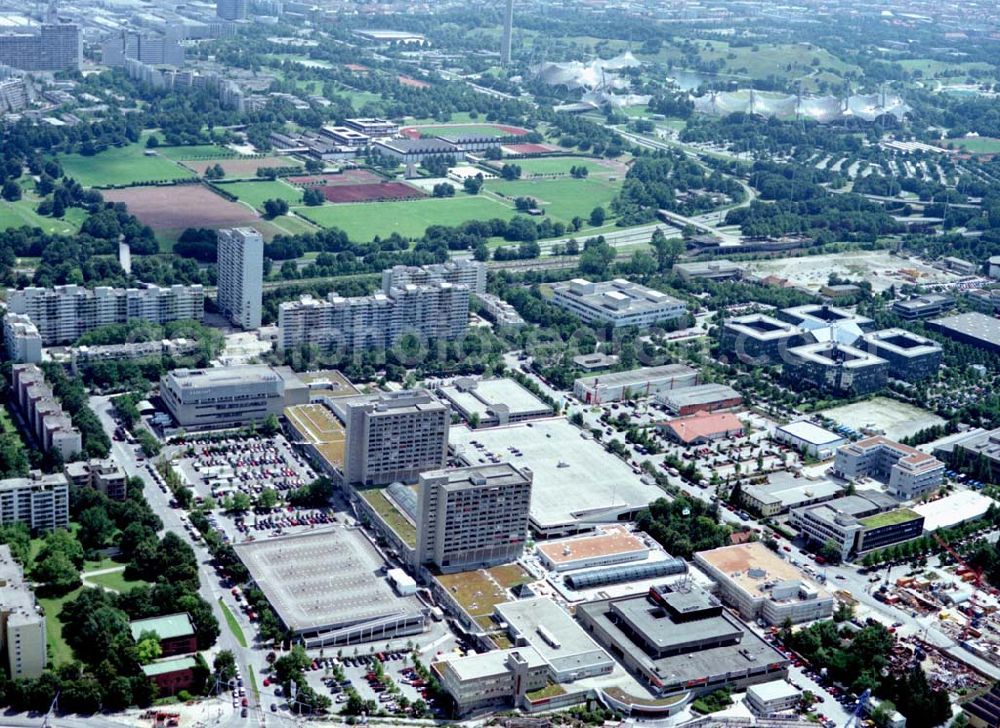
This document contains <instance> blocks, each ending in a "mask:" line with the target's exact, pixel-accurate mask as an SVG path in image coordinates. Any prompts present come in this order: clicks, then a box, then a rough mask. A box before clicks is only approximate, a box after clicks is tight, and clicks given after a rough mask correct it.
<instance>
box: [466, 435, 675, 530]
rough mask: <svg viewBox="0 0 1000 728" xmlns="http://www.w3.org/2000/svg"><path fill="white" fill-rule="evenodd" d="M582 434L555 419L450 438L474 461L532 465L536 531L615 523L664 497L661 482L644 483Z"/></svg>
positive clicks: (471, 463) (533, 523)
mask: <svg viewBox="0 0 1000 728" xmlns="http://www.w3.org/2000/svg"><path fill="white" fill-rule="evenodd" d="M581 432H582V431H581V430H580V429H579V428H577V427H574V426H573V425H571V424H569V422H567V421H566V420H565V419H563V418H553V419H546V420H538V421H536V422H525V423H520V424H515V425H508V426H506V427H492V428H488V429H481V430H470V429H469V428H467V427H452V428H451V430H450V436H449V439H450V442H451V444H452V446H453V447H454V448H455V453H456V454H457V455H458V456H459V457H460V458H461V459H462V460H464V461H465V462H466V463H467V464H469V465H485V464H488V463H491V462H494V460H495V462H503V461H509V462H511V463H512V464H513V465H515V466H516V467H518V468H521V467H528V468H531V470H532V472H533V473H534V482H533V484H532V490H531V524H532V527H533V528H535V529H536V530H540V531H543V530H545V529H551V528H556V527H559V526H562V525H574V524H578V523H581V522H592V523H604V522H608V521H615V520H617V518H616V517H615V515H616V514H617V513H623V512H628V511H630V510H635V509H640V508H642V507H644V506H646V505H648V504H649V503H650V502H652V501H654V500H656V499H657V498H659V497H661V496H663V491H662V490H660V489H659V488H658V487H657V486H655V485H647V484H646V483H643V482H642V480H640V478H639V476H638V475H636V474H635V473H633V472H632V469H631V468H630V467H629V466H628V465H626V464H625V463H624V462H622V461H621V460H619V459H618V458H616V457H614V456H613V455H611V454H609V453H608V452H606V451H605V450H604V448H603V447H601V446H600V445H599V444H598V443H596V442H594V440H592V439H590V438H589V436H588V437H587V438H584V437H581ZM474 442H475V443H479V445H480V447H476V446H475V445H474V444H473V443H474ZM511 448H515V449H517V450H518V451H519V452H520V453H521V456H520V457H518V456H516V455H515V454H514V453H513V452H511ZM491 456H492V458H494V459H491Z"/></svg>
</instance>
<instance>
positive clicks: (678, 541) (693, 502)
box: [636, 497, 731, 559]
mask: <svg viewBox="0 0 1000 728" xmlns="http://www.w3.org/2000/svg"><path fill="white" fill-rule="evenodd" d="M636 523H637V524H638V525H639V528H640V529H642V530H643V531H645V532H646V533H648V534H649V535H650V536H652V537H653V538H654V539H656V541H657V542H658V543H659V544H660V545H662V546H663V548H664V549H666V551H667V552H668V553H670V554H672V555H674V556H679V557H681V558H685V559H688V558H691V554H693V553H694V552H696V551H705V550H707V549H714V548H718V547H719V546H725V545H726V544H728V543H729V534H730V533H731V531H730V529H729V527H728V526H725V525H722V524H720V523H719V509H718V506H717V505H715V504H714V503H713V504H708V503H705V502H704V501H702V500H699V499H697V498H684V497H678V498H675V499H674V500H669V501H668V500H666V499H665V498H659V499H657V500H655V501H653V502H652V503H650V504H649V508H647V509H646V510H644V511H643V512H642V513H640V514H639V517H638V519H636Z"/></svg>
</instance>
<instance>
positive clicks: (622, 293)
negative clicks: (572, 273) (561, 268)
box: [552, 278, 687, 328]
mask: <svg viewBox="0 0 1000 728" xmlns="http://www.w3.org/2000/svg"><path fill="white" fill-rule="evenodd" d="M552 294H553V295H552V303H554V304H556V305H557V306H559V307H561V308H565V309H567V310H569V311H572V312H573V313H575V314H576V315H577V316H579V317H580V318H581V319H583V320H584V321H586V322H588V323H595V324H611V325H612V326H614V327H615V328H618V327H621V326H640V327H645V326H652V325H654V324H657V323H661V322H664V321H671V320H674V319H678V318H680V317H681V316H684V315H685V314H686V313H687V307H686V306H685V305H684V303H683V302H682V301H678V300H677V299H676V298H673V297H672V296H668V295H667V294H666V293H661V292H660V291H656V290H653V289H652V288H646V287H645V286H640V285H639V284H638V283H632V282H631V281H627V280H625V279H624V278H616V279H614V280H612V281H604V282H601V283H591V282H590V281H588V280H584V279H583V278H574V279H573V280H571V281H568V282H567V283H555V284H553V285H552Z"/></svg>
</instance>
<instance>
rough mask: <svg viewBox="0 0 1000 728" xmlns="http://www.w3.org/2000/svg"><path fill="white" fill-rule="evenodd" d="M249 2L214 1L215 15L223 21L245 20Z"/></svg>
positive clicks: (241, 0) (237, 0) (240, 0)
mask: <svg viewBox="0 0 1000 728" xmlns="http://www.w3.org/2000/svg"><path fill="white" fill-rule="evenodd" d="M248 4H249V0H215V14H216V15H218V16H219V17H220V18H222V19H223V20H246V19H247V5H248Z"/></svg>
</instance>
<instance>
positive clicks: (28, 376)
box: [11, 364, 83, 460]
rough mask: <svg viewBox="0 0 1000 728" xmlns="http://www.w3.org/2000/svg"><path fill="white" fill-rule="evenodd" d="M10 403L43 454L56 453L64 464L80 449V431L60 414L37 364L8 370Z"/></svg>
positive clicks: (58, 404) (15, 366) (16, 365)
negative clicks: (53, 451) (15, 405)
mask: <svg viewBox="0 0 1000 728" xmlns="http://www.w3.org/2000/svg"><path fill="white" fill-rule="evenodd" d="M11 399H13V400H14V401H15V402H17V406H18V408H19V409H20V410H21V415H22V416H23V418H24V421H25V422H26V423H27V424H28V427H29V429H30V430H31V432H32V434H33V435H34V437H35V439H36V440H37V441H38V443H39V444H40V445H41V448H42V450H43V451H44V452H48V451H49V450H55V451H56V452H58V453H59V455H60V456H61V457H62V459H63V460H69V459H70V457H72V456H73V455H75V454H77V453H78V452H80V451H81V450H82V449H83V440H82V438H81V437H80V431H79V430H78V429H76V427H74V426H73V422H72V420H70V418H69V417H68V416H67V415H66V413H65V412H63V408H62V405H61V404H60V403H59V400H57V399H56V398H55V395H53V393H52V389H51V388H50V387H49V385H48V384H46V383H45V374H44V373H43V372H42V370H41V369H39V368H38V365H36V364H15V365H14V366H13V367H12V369H11Z"/></svg>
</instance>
